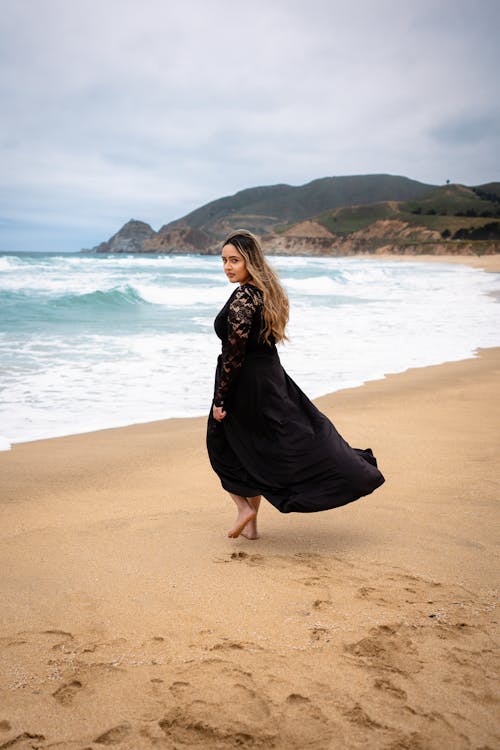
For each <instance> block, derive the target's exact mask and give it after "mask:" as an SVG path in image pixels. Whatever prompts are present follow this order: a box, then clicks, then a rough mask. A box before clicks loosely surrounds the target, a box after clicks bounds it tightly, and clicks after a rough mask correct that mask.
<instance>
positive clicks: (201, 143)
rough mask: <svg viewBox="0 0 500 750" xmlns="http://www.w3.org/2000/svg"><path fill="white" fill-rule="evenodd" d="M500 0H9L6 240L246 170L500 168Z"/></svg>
mask: <svg viewBox="0 0 500 750" xmlns="http://www.w3.org/2000/svg"><path fill="white" fill-rule="evenodd" d="M499 20H500V6H499V4H498V3H497V2H489V0H479V2H477V3H475V4H474V6H473V7H472V6H470V7H469V5H468V4H467V3H465V2H461V1H458V0H447V1H445V2H442V3H440V4H439V7H436V5H435V4H434V3H431V2H430V0H424V1H423V2H420V3H418V4H413V3H412V4H410V3H398V2H395V1H393V0H391V1H386V2H384V1H381V2H377V3H372V2H370V1H368V0H364V1H362V2H361V1H359V0H358V2H352V3H348V2H347V1H344V0H333V1H330V2H323V1H322V0H309V1H308V2H305V0H303V1H299V0H274V2H271V3H268V4H266V3H265V2H264V0H255V1H254V2H253V3H243V2H241V1H239V0H232V2H229V1H226V0H212V1H211V2H204V1H203V0H185V1H184V2H183V3H181V4H179V3H174V2H172V1H171V0H142V1H141V2H139V0H134V1H132V0H107V1H106V2H104V3H103V2H100V0H81V1H80V2H79V3H78V4H76V3H67V2H65V1H64V0H43V2H40V0H4V2H3V3H2V32H1V37H0V49H1V50H2V53H1V58H0V62H1V65H0V101H1V102H2V110H3V111H2V125H1V130H0V158H1V160H2V165H3V169H2V177H1V178H0V194H1V198H2V219H1V220H0V249H3V250H8V249H29V247H32V248H33V249H51V248H52V247H54V243H57V244H58V246H57V247H56V248H54V249H58V250H59V249H67V250H77V249H79V248H80V247H82V246H84V245H87V246H88V245H89V244H95V243H97V242H98V241H100V240H101V239H104V238H106V237H108V236H109V235H110V234H112V233H113V232H114V231H116V230H117V229H118V228H119V226H120V225H121V224H122V223H124V222H125V221H126V220H128V219H129V218H130V217H131V216H134V217H135V218H141V219H144V220H145V221H149V222H150V223H151V224H152V225H153V226H154V227H155V228H156V227H158V226H160V225H161V224H163V223H165V222H166V221H169V220H171V219H174V218H178V217H179V216H181V215H182V214H184V213H186V212H187V211H189V210H191V209H193V208H195V207H197V206H199V205H201V204H203V203H205V202H207V201H209V200H212V199H214V198H217V197H220V196H222V195H227V194H231V193H233V192H235V191H236V190H239V189H241V188H245V187H249V186H252V185H261V184H273V183H276V182H289V183H292V184H301V183H304V182H307V181H308V180H311V179H314V178H315V177H321V176H325V175H331V174H357V173H369V172H390V173H393V174H405V175H408V176H410V177H414V178H417V179H421V180H423V181H428V182H443V181H444V180H445V179H447V178H448V177H449V176H450V175H452V176H453V179H454V180H456V181H460V182H465V183H468V184H478V183H481V182H486V181H489V180H492V179H498V176H499V167H500V164H499V157H498V154H499V150H498V138H497V135H498V134H497V132H496V130H495V122H497V121H498V114H499V113H498V111H497V110H496V106H497V105H496V101H497V99H498V96H497V94H498V92H497V91H496V84H495V70H497V69H498V63H499V59H498V58H499V53H498V48H497V43H496V29H497V28H498V21H499Z"/></svg>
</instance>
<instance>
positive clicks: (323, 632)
mask: <svg viewBox="0 0 500 750" xmlns="http://www.w3.org/2000/svg"><path fill="white" fill-rule="evenodd" d="M309 632H310V634H311V641H314V642H316V643H328V642H329V640H330V631H329V630H328V628H322V627H320V626H317V627H315V628H311V630H310V631H309Z"/></svg>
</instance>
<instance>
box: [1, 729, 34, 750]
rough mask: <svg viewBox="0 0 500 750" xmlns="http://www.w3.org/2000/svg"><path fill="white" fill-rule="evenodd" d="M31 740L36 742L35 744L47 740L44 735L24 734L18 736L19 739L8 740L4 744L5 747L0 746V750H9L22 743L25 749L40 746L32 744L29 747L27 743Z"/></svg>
mask: <svg viewBox="0 0 500 750" xmlns="http://www.w3.org/2000/svg"><path fill="white" fill-rule="evenodd" d="M29 740H34V741H35V742H43V741H44V740H45V735H43V734H32V733H31V732H23V733H22V734H18V735H17V737H13V738H12V739H11V740H7V742H4V743H3V745H0V750H2V749H3V748H4V749H5V750H7V748H9V750H10V748H15V747H16V745H19V744H20V743H21V742H22V743H23V747H25V748H27V747H30V748H32V747H33V748H34V747H38V745H33V744H32V742H30V744H29V745H26V742H27V741H29Z"/></svg>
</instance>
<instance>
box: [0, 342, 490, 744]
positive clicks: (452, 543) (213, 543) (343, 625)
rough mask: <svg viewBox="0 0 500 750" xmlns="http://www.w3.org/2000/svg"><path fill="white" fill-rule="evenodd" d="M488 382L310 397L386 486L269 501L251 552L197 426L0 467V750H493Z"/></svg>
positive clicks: (402, 384) (417, 384)
mask: <svg viewBox="0 0 500 750" xmlns="http://www.w3.org/2000/svg"><path fill="white" fill-rule="evenodd" d="M499 375H500V349H488V350H483V351H481V352H480V353H479V356H478V357H477V358H474V359H469V360H465V361H462V362H455V363H447V364H443V365H438V366H435V367H428V368H422V369H414V370H409V371H407V372H405V373H402V374H398V375H390V376H388V377H387V378H385V379H384V380H380V381H374V382H370V383H368V384H366V385H364V386H362V387H360V388H354V389H350V390H345V391H341V392H338V393H334V394H331V395H328V396H325V397H323V398H321V399H318V400H317V403H318V405H319V407H320V408H321V409H322V410H323V411H325V413H327V414H328V416H330V418H331V419H332V420H333V421H334V423H335V424H336V426H337V428H338V429H339V431H340V432H341V433H342V434H343V435H344V436H345V437H346V439H347V440H349V442H350V443H351V444H352V445H355V446H357V447H362V448H363V447H367V446H370V447H372V448H373V450H374V452H375V454H376V455H377V457H378V459H379V463H380V466H381V468H382V471H383V472H384V474H385V476H386V478H387V482H386V484H385V485H384V486H383V487H382V488H380V489H379V490H377V491H376V492H375V493H374V494H373V495H372V496H370V497H367V498H364V499H362V500H359V501H358V502H356V503H354V504H352V505H350V506H347V507H345V508H341V509H338V510H334V511H329V512H326V513H320V514H309V515H298V514H292V515H288V516H284V515H280V514H279V513H278V512H277V511H276V510H275V509H274V508H272V507H271V506H270V505H268V504H267V503H266V502H265V501H263V503H262V510H261V513H260V518H259V523H260V530H261V534H262V536H261V539H260V540H258V541H248V540H246V539H243V538H241V537H240V538H239V539H236V540H233V539H228V538H227V537H226V530H227V529H228V528H229V527H230V526H231V524H232V521H233V517H234V511H233V508H232V504H231V502H230V501H229V500H227V499H226V497H225V495H224V493H223V492H222V490H221V488H220V485H219V483H218V480H217V478H216V477H215V475H214V474H213V473H212V471H211V469H210V466H209V464H208V460H207V457H206V452H205V446H204V429H205V424H204V420H203V419H186V420H167V421H163V422H154V423H150V424H145V425H135V426H131V427H126V428H121V429H112V430H103V431H100V432H96V433H91V434H86V435H76V436H70V437H65V438H56V439H53V440H44V441H38V442H32V443H25V444H20V445H15V446H14V447H13V449H12V451H10V452H5V453H1V454H0V477H1V479H0V498H1V500H0V507H1V514H2V523H1V526H0V534H1V545H0V569H1V570H2V583H1V589H0V591H1V604H2V606H1V609H0V625H1V639H0V664H1V666H0V677H1V679H0V748H14V750H27V749H28V748H30V749H31V748H40V749H42V748H49V747H57V748H58V750H59V749H60V750H73V749H74V750H89V749H91V748H92V750H98V748H102V747H103V746H108V745H109V746H112V747H116V748H119V749H120V750H121V749H126V750H136V749H142V748H171V749H172V750H173V749H174V748H177V749H178V750H180V749H181V748H196V747H200V748H217V749H219V748H220V749H221V750H222V749H224V750H225V749H226V748H276V749H277V750H295V749H296V750H303V748H313V749H315V750H325V749H326V748H332V749H335V750H337V749H343V748H346V750H351V749H352V748H363V750H365V749H366V748H370V750H372V749H373V750H378V748H380V749H382V748H384V749H386V748H387V749H390V750H404V749H406V748H407V749H408V750H427V749H430V750H434V749H435V750H443V749H445V748H446V749H448V748H450V749H451V748H453V750H462V749H463V750H469V749H470V748H477V749H478V750H479V748H481V749H482V750H486V749H487V748H490V750H493V748H495V747H499V745H500V723H499V720H498V716H499V711H498V708H499V695H498V689H497V688H496V685H495V682H494V678H495V676H498V661H497V662H495V659H497V660H498V653H497V652H496V651H495V638H497V636H498V626H497V619H498V615H497V614H496V613H495V603H496V598H497V590H496V589H497V585H498V555H497V551H496V549H495V543H496V542H497V534H496V532H495V522H496V519H497V514H498V511H497V507H498V497H499V494H500V493H499V490H500V482H499V476H500V471H499V469H500V458H499V440H498V435H499V426H500V407H499V399H498V383H499ZM495 666H496V667H497V669H496V670H495Z"/></svg>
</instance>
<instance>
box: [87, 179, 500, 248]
mask: <svg viewBox="0 0 500 750" xmlns="http://www.w3.org/2000/svg"><path fill="white" fill-rule="evenodd" d="M238 227H245V228H246V229H249V230H250V231H253V232H255V233H256V234H257V235H259V236H260V237H261V238H262V241H263V244H264V247H265V249H266V251H267V252H271V253H283V254H292V255H294V254H301V255H302V254H306V255H307V254H313V255H352V254H356V253H373V252H393V253H413V254H415V253H424V252H425V253H429V252H430V253H467V254H471V253H475V254H483V253H493V252H500V183H499V182H491V183H488V184H485V185H479V186H477V187H467V186H465V185H449V184H447V185H443V186H441V187H436V186H434V185H426V184H424V183H421V182H417V181H416V180H411V179H409V178H407V177H399V176H394V175H354V176H346V177H324V178H321V179H318V180H313V181H312V182H309V183H307V184H306V185H300V186H298V187H294V186H291V185H270V186H265V187H256V188H248V189H246V190H241V191H239V192H238V193H236V194H235V195H232V196H226V197H224V198H219V199H218V200H215V201H211V202H210V203H207V204H206V205H205V206H201V207H200V208H198V209H196V210H195V211H192V212H191V213H189V214H187V215H186V216H184V217H182V218H181V219H178V220H176V221H172V222H170V223H168V224H165V225H164V226H162V227H161V229H159V230H158V231H157V232H155V231H154V230H153V229H152V228H151V227H150V226H149V225H148V224H145V223H144V222H141V221H137V220H130V221H129V222H127V223H126V224H125V225H124V226H123V227H122V228H121V229H120V230H119V231H118V232H117V233H116V234H115V235H113V237H111V238H110V239H109V240H108V241H107V242H102V243H101V244H100V245H99V246H98V247H96V248H94V251H95V252H105V253H109V252H118V253H120V252H123V253H124V252H126V253H130V252H142V253H204V254H212V253H218V252H220V242H221V240H222V239H223V238H224V237H225V236H227V234H228V233H229V232H230V231H232V230H233V229H237V228H238Z"/></svg>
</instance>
